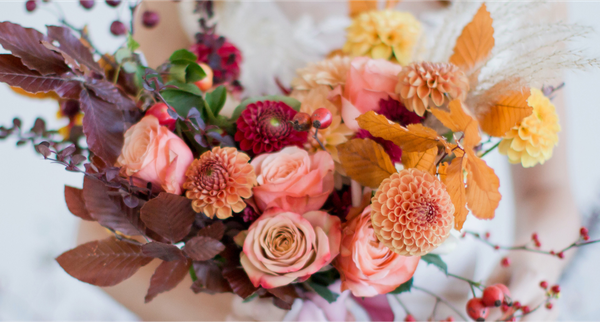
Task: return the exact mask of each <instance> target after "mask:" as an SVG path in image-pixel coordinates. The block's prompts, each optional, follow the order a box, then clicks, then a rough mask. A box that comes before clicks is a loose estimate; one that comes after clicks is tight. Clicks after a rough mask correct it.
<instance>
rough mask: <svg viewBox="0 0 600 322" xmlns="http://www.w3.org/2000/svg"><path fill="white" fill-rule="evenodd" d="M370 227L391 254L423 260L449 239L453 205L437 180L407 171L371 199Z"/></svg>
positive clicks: (424, 174)
mask: <svg viewBox="0 0 600 322" xmlns="http://www.w3.org/2000/svg"><path fill="white" fill-rule="evenodd" d="M371 223H372V224H373V229H374V231H375V234H376V235H377V238H378V239H379V240H380V241H381V242H382V243H383V244H384V245H385V246H387V247H389V248H390V249H391V250H392V251H394V252H396V253H398V254H400V255H405V256H421V255H425V254H427V253H429V252H430V251H432V250H433V249H435V248H436V247H438V246H439V245H440V244H442V242H444V240H446V238H448V236H450V231H451V230H452V226H453V224H454V205H453V204H452V201H451V200H450V195H449V194H448V192H447V191H446V186H444V184H443V183H442V182H440V181H439V180H438V179H437V178H436V177H434V176H432V175H431V174H430V173H429V172H426V171H421V170H417V169H405V170H402V171H400V172H399V173H394V174H392V175H391V176H390V177H389V178H387V179H385V180H383V181H382V182H381V185H379V189H378V190H377V193H375V196H373V198H372V199H371Z"/></svg>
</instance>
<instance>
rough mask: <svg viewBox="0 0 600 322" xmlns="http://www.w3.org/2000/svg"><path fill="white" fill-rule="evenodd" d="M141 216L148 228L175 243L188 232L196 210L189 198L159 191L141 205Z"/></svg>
mask: <svg viewBox="0 0 600 322" xmlns="http://www.w3.org/2000/svg"><path fill="white" fill-rule="evenodd" d="M141 218H142V221H143V222H144V223H145V224H146V226H147V227H148V228H150V229H152V230H153V231H155V232H156V233H158V234H159V235H161V236H163V237H165V238H166V239H168V240H170V241H171V242H173V243H176V242H178V241H180V240H182V239H183V238H184V237H185V236H187V234H189V233H190V229H192V225H193V224H194V218H196V212H195V211H194V209H192V205H191V201H190V199H188V198H186V197H182V196H178V195H174V194H171V193H166V192H161V193H160V194H159V195H158V197H156V198H154V199H151V200H150V201H148V202H147V203H146V204H145V205H144V206H143V207H142V210H141Z"/></svg>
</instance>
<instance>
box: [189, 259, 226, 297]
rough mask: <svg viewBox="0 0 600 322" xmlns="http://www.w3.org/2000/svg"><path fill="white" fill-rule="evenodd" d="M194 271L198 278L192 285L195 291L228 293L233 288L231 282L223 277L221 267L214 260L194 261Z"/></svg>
mask: <svg viewBox="0 0 600 322" xmlns="http://www.w3.org/2000/svg"><path fill="white" fill-rule="evenodd" d="M193 268H194V272H195V273H196V277H197V278H198V279H197V280H196V281H194V284H193V285H192V291H194V293H200V292H204V293H209V294H215V293H226V292H231V291H232V289H231V287H230V285H229V282H228V281H227V280H226V279H225V278H224V277H223V274H224V273H222V272H221V268H220V267H219V266H218V265H217V264H216V263H214V262H213V261H205V262H194V264H193Z"/></svg>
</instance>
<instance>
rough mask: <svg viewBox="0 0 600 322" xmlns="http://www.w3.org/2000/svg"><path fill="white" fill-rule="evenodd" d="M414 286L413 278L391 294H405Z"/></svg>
mask: <svg viewBox="0 0 600 322" xmlns="http://www.w3.org/2000/svg"><path fill="white" fill-rule="evenodd" d="M412 285H413V278H412V277H411V279H409V280H408V281H406V282H404V283H402V284H401V285H400V286H398V287H397V288H396V289H395V290H393V291H391V292H390V293H391V294H400V293H404V292H410V290H411V288H412Z"/></svg>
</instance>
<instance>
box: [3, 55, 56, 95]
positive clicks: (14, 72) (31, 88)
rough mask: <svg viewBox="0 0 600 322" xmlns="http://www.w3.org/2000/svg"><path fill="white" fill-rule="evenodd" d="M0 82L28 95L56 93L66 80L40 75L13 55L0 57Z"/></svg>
mask: <svg viewBox="0 0 600 322" xmlns="http://www.w3.org/2000/svg"><path fill="white" fill-rule="evenodd" d="M0 82H4V83H7V84H8V85H10V86H15V87H20V88H22V89H24V90H25V91H27V92H29V93H39V92H43V93H48V92H51V91H58V90H59V89H60V88H61V87H62V86H64V85H65V84H67V83H68V80H66V79H64V78H61V77H60V76H55V75H46V76H44V75H42V74H40V73H38V72H37V71H34V70H31V69H29V68H28V67H27V66H25V65H23V63H22V62H21V59H19V58H18V57H15V56H13V55H8V54H1V55H0Z"/></svg>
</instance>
